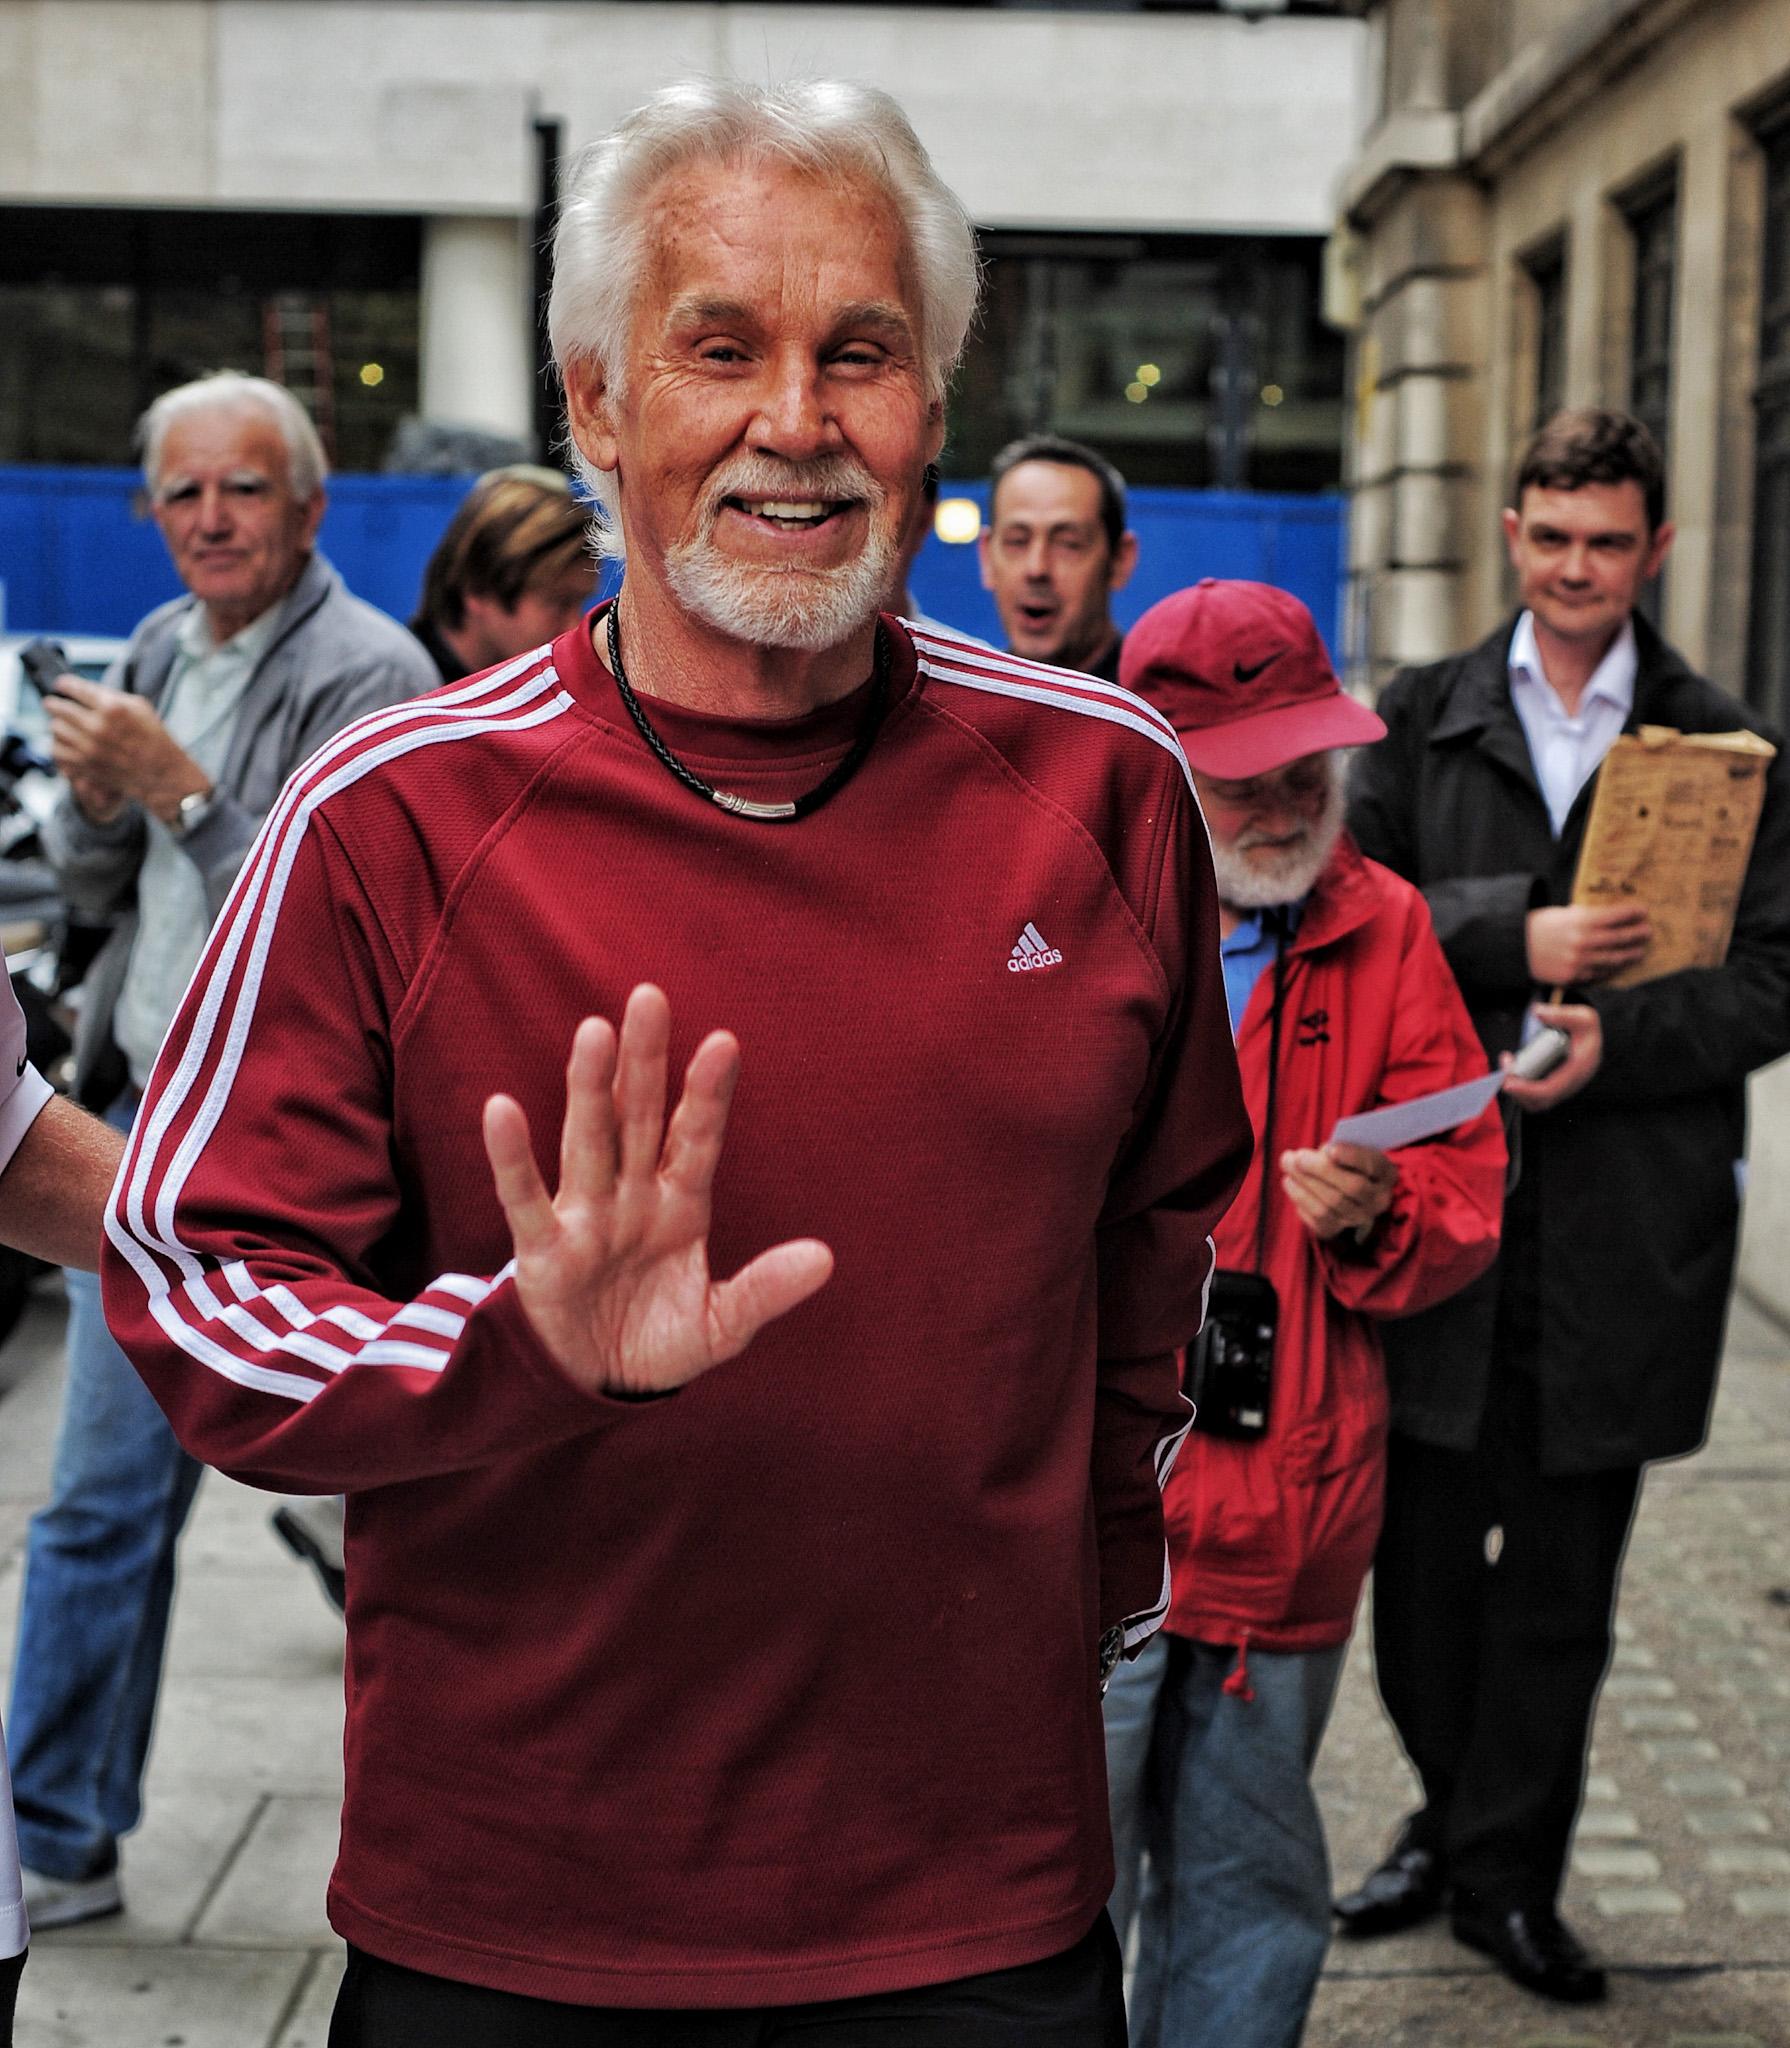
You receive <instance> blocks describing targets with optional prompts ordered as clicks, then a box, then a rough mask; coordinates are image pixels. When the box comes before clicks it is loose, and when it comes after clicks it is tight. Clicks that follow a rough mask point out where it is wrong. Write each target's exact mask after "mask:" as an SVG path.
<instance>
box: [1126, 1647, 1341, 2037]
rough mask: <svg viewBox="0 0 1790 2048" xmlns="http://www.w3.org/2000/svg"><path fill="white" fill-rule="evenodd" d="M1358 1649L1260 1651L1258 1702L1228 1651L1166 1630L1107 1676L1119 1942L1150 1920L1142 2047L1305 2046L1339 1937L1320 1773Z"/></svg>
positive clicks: (1254, 1657)
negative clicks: (1316, 1783)
mask: <svg viewBox="0 0 1790 2048" xmlns="http://www.w3.org/2000/svg"><path fill="white" fill-rule="evenodd" d="M1346 1653H1347V1645H1346V1644H1341V1645H1338V1647H1337V1648H1335V1649H1333V1650H1316V1651H1311V1652H1308V1653H1304V1654H1300V1655H1287V1654H1276V1653H1273V1652H1269V1651H1266V1650H1251V1651H1250V1653H1249V1658H1248V1671H1249V1683H1250V1688H1251V1690H1252V1691H1253V1692H1254V1695H1255V1697H1254V1698H1253V1699H1245V1698H1243V1697H1242V1696H1241V1695H1240V1694H1237V1693H1227V1692H1226V1691H1225V1690H1224V1682H1225V1680H1226V1679H1227V1678H1228V1677H1229V1676H1230V1675H1231V1673H1232V1672H1233V1671H1234V1670H1235V1669H1236V1667H1237V1652H1236V1650H1235V1649H1234V1648H1231V1647H1229V1646H1224V1645H1216V1644H1211V1643H1195V1642H1189V1641H1188V1640H1187V1639H1186V1638H1185V1637H1181V1636H1170V1635H1168V1634H1167V1633H1163V1634H1160V1635H1158V1636H1156V1637H1154V1638H1153V1639H1152V1640H1151V1642H1150V1643H1149V1644H1148V1645H1147V1647H1146V1648H1145V1650H1144V1651H1143V1653H1142V1655H1141V1656H1140V1657H1139V1658H1138V1659H1137V1661H1136V1662H1135V1663H1132V1664H1123V1665H1121V1666H1120V1667H1119V1669H1118V1670H1117V1671H1116V1672H1115V1673H1114V1674H1113V1680H1112V1684H1111V1685H1110V1687H1109V1688H1108V1690H1107V1695H1106V1770H1107V1781H1108V1787H1109V1793H1110V1798H1111V1803H1112V1824H1113V1854H1114V1861H1115V1865H1116V1868H1117V1878H1116V1881H1115V1883H1114V1886H1113V1895H1112V1901H1111V1905H1110V1908H1109V1910H1110V1911H1111V1913H1112V1916H1113V1924H1114V1926H1115V1927H1116V1928H1117V1929H1118V1933H1119V1939H1120V1941H1121V1942H1124V1941H1125V1939H1126V1938H1127V1936H1128V1934H1129V1932H1130V1922H1131V1918H1132V1914H1133V1912H1134V1911H1135V1912H1136V1913H1137V1915H1138V1956H1137V1972H1136V1975H1135V1977H1134V1979H1133V1981H1132V1990H1131V2042H1132V2048H1207V2044H1210V2048H1294V2044H1296V2043H1297V2041H1298V2040H1299V2037H1300V2035H1301V2034H1302V2033H1303V2032H1304V2030H1305V2016H1306V2013H1307V2011H1308V2010H1309V2008H1310V2006H1311V2001H1312V1995H1313V1993H1314V1992H1315V1991H1316V1990H1317V1984H1318V1973H1319V1971H1320V1970H1321V1969H1322V1968H1323V1964H1324V1951H1325V1949H1326V1948H1327V1947H1328V1946H1329V1941H1330V1858H1329V1855H1328V1853H1327V1851H1326V1850H1325V1847H1324V1828H1323V1823H1322V1820H1321V1819H1320V1817H1319V1814H1318V1804H1317V1800H1316V1799H1315V1798H1314V1797H1313V1795H1312V1789H1311V1767H1312V1764H1313V1762H1314V1761H1315V1759H1316V1757H1317V1753H1318V1744H1319V1743H1320V1742H1321V1741H1322V1740H1323V1735H1324V1726H1325V1723H1326V1722H1327V1721H1328V1720H1329V1718H1330V1707H1331V1702H1332V1701H1333V1700H1334V1699H1335V1697H1336V1686H1337V1681H1338V1680H1339V1679H1340V1678H1341V1676H1342V1667H1343V1658H1344V1656H1345V1655H1346ZM1145 1858H1147V1859H1148V1860H1147V1864H1145V1867H1144V1868H1143V1870H1142V1879H1141V1887H1140V1863H1142V1862H1143V1860H1144V1859H1145ZM1140 1889H1141V1899H1140Z"/></svg>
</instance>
